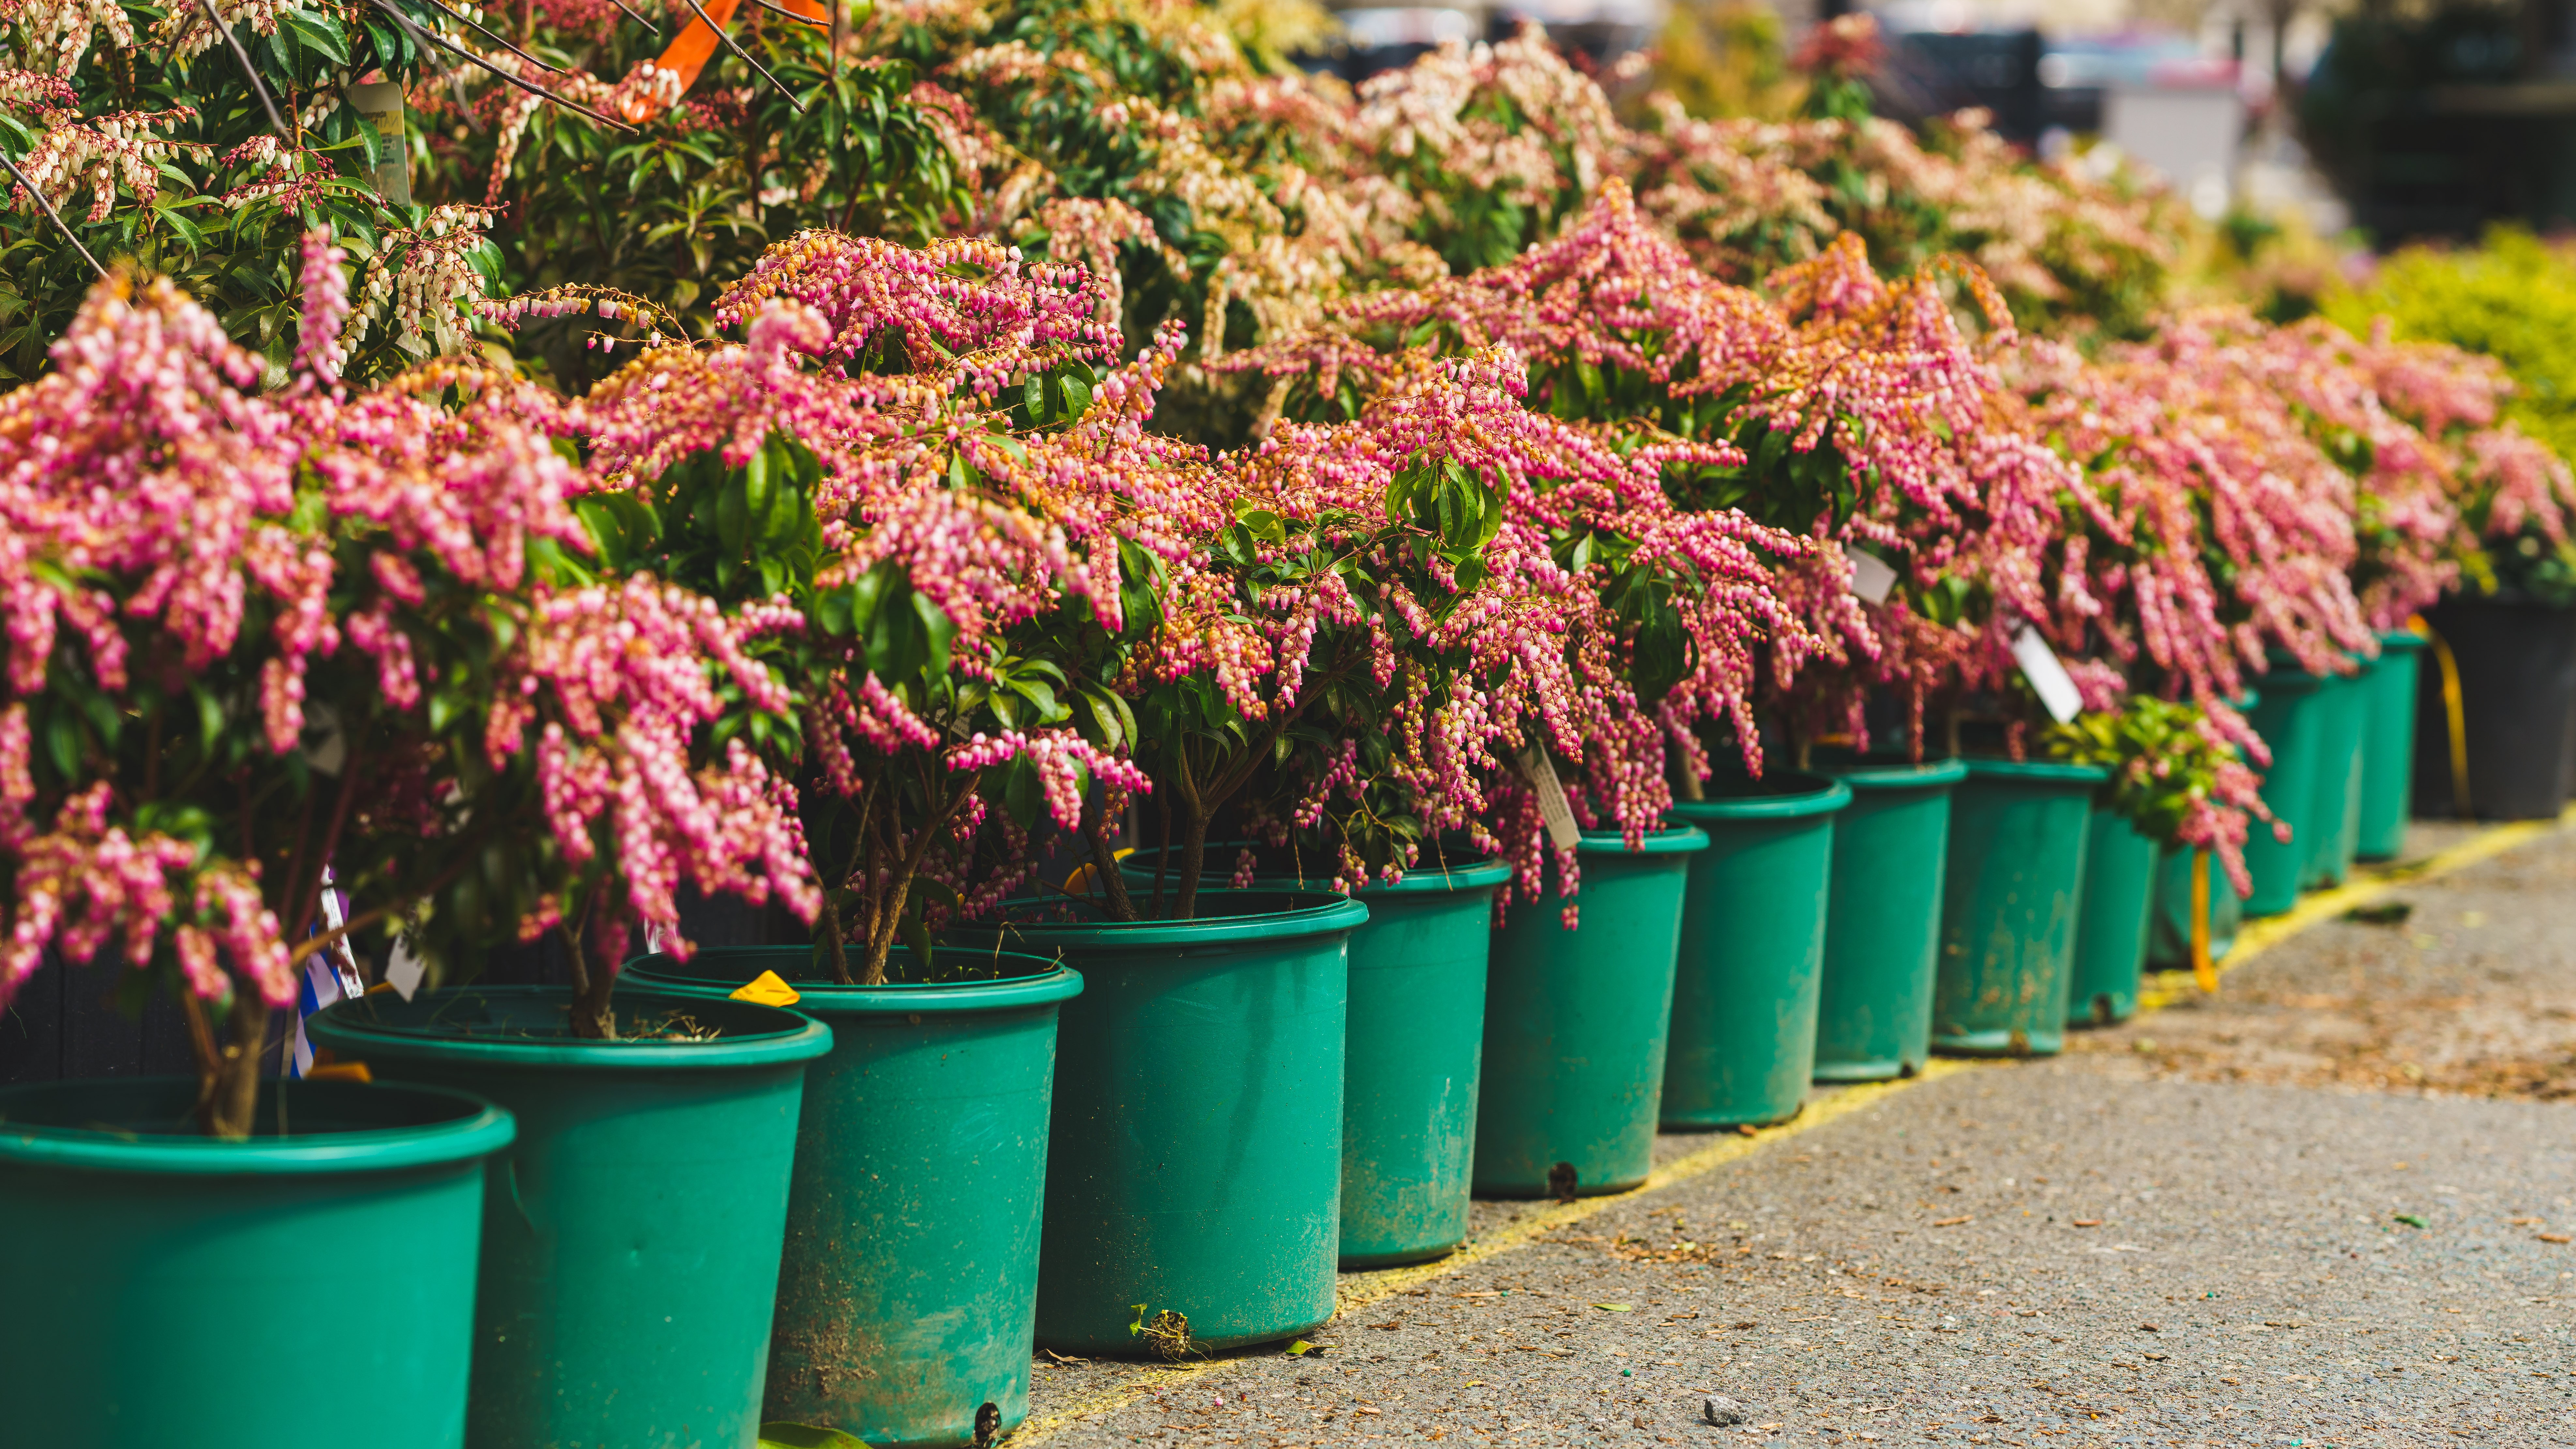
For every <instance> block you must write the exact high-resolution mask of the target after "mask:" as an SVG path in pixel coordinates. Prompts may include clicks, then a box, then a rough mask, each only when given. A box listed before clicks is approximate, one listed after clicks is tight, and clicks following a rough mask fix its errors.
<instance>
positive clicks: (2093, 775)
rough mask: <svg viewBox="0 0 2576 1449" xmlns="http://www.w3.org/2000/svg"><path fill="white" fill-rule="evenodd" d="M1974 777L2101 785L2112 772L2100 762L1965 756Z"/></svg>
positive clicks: (2058, 783)
mask: <svg viewBox="0 0 2576 1449" xmlns="http://www.w3.org/2000/svg"><path fill="white" fill-rule="evenodd" d="M1965 763H1966V764H1967V767H1968V778H1969V779H1971V780H2027V781H2030V782H2032V783H2035V784H2038V783H2045V784H2051V785H2061V784H2062V785H2099V784H2101V783H2102V782H2104V781H2106V780H2108V779H2110V778H2111V772H2110V771H2108V770H2106V769H2103V768H2102V767H2101V766H2099V765H2065V764H2059V763H2058V762H2056V761H2054V760H1987V759H1979V758H1977V757H1976V756H1973V755H1971V756H1968V757H1966V760H1965Z"/></svg>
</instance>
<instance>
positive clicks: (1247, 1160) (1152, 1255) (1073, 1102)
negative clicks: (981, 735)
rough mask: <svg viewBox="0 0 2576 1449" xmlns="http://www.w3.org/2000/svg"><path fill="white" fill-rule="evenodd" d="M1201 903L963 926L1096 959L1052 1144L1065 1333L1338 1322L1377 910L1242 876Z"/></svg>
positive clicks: (1051, 1315) (980, 947) (1143, 1343)
mask: <svg viewBox="0 0 2576 1449" xmlns="http://www.w3.org/2000/svg"><path fill="white" fill-rule="evenodd" d="M1198 911H1199V918H1198V919H1197V920H1192V921H1160V920H1156V921H1115V920H1109V919H1106V918H1105V917H1104V916H1103V915H1102V914H1101V913H1100V912H1098V911H1097V910H1095V909H1094V908H1092V907H1091V906H1089V905H1088V904H1087V903H1085V902H1083V901H1080V900H1050V901H1020V902H1014V903H1012V904H1011V905H1010V906H1009V907H1008V908H1006V911H1005V914H1004V919H1003V923H1002V924H1001V925H1000V926H998V927H994V926H952V927H950V928H949V931H948V937H949V942H950V944H951V945H953V946H957V947H960V948H963V949H965V950H968V951H990V950H993V949H995V948H996V946H997V945H998V946H1005V947H1007V948H1008V949H1011V950H1017V951H1028V952H1032V953H1035V954H1038V955H1042V956H1048V957H1060V958H1061V959H1062V960H1063V961H1064V962H1065V964H1067V965H1069V966H1072V967H1074V968H1076V969H1078V970H1080V971H1081V972H1082V979H1083V991H1082V994H1081V995H1080V996H1077V997H1075V998H1073V999H1072V1000H1070V1001H1068V1002H1066V1003H1065V1004H1064V1008H1063V1010H1064V1021H1063V1026H1062V1030H1061V1032H1060V1033H1059V1037H1058V1052H1059V1056H1058V1058H1057V1064H1056V1089H1055V1110H1054V1113H1053V1116H1052V1119H1051V1123H1052V1125H1051V1131H1050V1136H1051V1139H1052V1140H1051V1141H1050V1143H1049V1146H1048V1149H1047V1179H1046V1225H1045V1231H1044V1236H1043V1239H1042V1245H1041V1247H1040V1249H1039V1256H1038V1308H1037V1341H1038V1343H1039V1344H1040V1345H1042V1346H1044V1347H1046V1348H1051V1349H1055V1350H1058V1351H1060V1352H1065V1353H1079V1354H1086V1355H1099V1354H1150V1353H1153V1352H1156V1351H1157V1350H1158V1349H1161V1350H1165V1351H1169V1350H1176V1349H1178V1348H1179V1347H1180V1346H1181V1345H1180V1343H1179V1342H1177V1341H1176V1339H1175V1337H1174V1335H1175V1334H1176V1333H1177V1332H1178V1331H1180V1324H1179V1323H1178V1322H1176V1321H1174V1320H1173V1319H1165V1318H1163V1315H1164V1314H1165V1313H1170V1314H1173V1315H1176V1316H1177V1318H1178V1319H1180V1320H1186V1323H1187V1329H1186V1332H1187V1334H1188V1338H1187V1343H1188V1344H1189V1345H1190V1346H1193V1347H1196V1348H1200V1349H1210V1350H1213V1349H1222V1348H1231V1347H1236V1346H1239V1345H1242V1344H1250V1343H1266V1342H1270V1341H1272V1340H1275V1339H1281V1338H1287V1337H1290V1336H1292V1335H1295V1334H1298V1333H1302V1332H1305V1331H1306V1330H1308V1329H1311V1328H1315V1327H1317V1326H1319V1325H1321V1324H1323V1323H1324V1322H1325V1321H1326V1320H1328V1319H1330V1318H1331V1317H1332V1316H1333V1281H1334V1280H1333V1269H1334V1263H1335V1259H1336V1257H1337V1254H1338V1250H1339V1246H1340V1238H1341V1216H1340V1201H1341V1177H1342V1039H1343V1030H1344V1023H1345V1013H1346V1003H1347V1001H1348V997H1349V984H1350V966H1349V944H1350V936H1351V932H1352V930H1353V928H1355V927H1357V926H1359V925H1360V924H1361V923H1362V922H1364V921H1366V920H1367V919H1368V918H1369V908H1368V907H1366V906H1364V905H1362V904H1360V903H1359V902H1357V901H1355V900H1351V899H1349V898H1347V897H1343V896H1336V895H1332V894H1329V893H1326V892H1322V891H1260V890H1247V891H1232V890H1226V891H1205V892H1202V893H1201V894H1200V896H1199V898H1198ZM1139 1304H1142V1305H1144V1306H1143V1307H1142V1308H1141V1309H1140V1308H1139V1307H1138V1306H1137V1305H1139ZM1158 1325H1159V1326H1158ZM1148 1330H1152V1331H1150V1332H1149V1331H1148Z"/></svg>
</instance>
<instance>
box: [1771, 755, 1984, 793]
mask: <svg viewBox="0 0 2576 1449" xmlns="http://www.w3.org/2000/svg"><path fill="white" fill-rule="evenodd" d="M1810 768H1811V770H1812V772H1813V773H1815V774H1819V775H1829V776H1831V777H1832V778H1834V779H1836V780H1839V781H1841V782H1843V783H1844V784H1845V785H1849V786H1853V787H1855V788H1866V789H1871V790H1913V789H1929V788H1931V787H1932V786H1935V785H1956V784H1958V783H1959V782H1960V781H1961V780H1964V779H1966V778H1968V762H1967V761H1965V760H1960V759H1945V760H1925V761H1923V762H1922V763H1921V764H1913V763H1910V762H1908V763H1902V764H1899V763H1893V762H1891V763H1888V764H1877V765H1873V764H1867V763H1856V764H1850V765H1839V764H1824V765H1816V766H1812V767H1810Z"/></svg>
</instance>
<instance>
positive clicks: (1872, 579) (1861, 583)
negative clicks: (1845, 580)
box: [1843, 543, 1896, 604]
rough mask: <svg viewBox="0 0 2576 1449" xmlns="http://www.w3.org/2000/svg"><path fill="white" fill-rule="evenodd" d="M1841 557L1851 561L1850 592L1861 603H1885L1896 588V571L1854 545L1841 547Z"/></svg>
mask: <svg viewBox="0 0 2576 1449" xmlns="http://www.w3.org/2000/svg"><path fill="white" fill-rule="evenodd" d="M1843 557H1844V558H1847V559H1849V560H1851V571H1852V592H1853V593H1855V594H1857V595H1859V596H1860V598H1861V601H1862V602H1863V603H1870V604H1884V603H1886V602H1887V596H1888V595H1889V594H1890V593H1892V592H1893V591H1894V590H1895V588H1896V570H1894V569H1892V568H1889V567H1888V566H1887V560H1885V559H1883V558H1880V557H1879V556H1878V555H1877V554H1874V553H1871V552H1870V551H1869V550H1868V549H1865V548H1863V547H1861V546H1860V545H1859V544H1856V543H1847V544H1844V545H1843Z"/></svg>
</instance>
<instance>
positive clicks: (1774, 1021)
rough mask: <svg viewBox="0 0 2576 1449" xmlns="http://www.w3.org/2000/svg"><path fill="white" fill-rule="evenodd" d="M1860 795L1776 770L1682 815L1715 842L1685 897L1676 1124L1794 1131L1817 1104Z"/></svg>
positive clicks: (1697, 858)
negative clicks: (1848, 841) (1843, 851)
mask: <svg viewBox="0 0 2576 1449" xmlns="http://www.w3.org/2000/svg"><path fill="white" fill-rule="evenodd" d="M1721 783H1722V782H1712V786H1711V792H1712V794H1719V793H1720V785H1721ZM1851 799H1852V791H1851V787H1850V786H1849V785H1846V784H1844V783H1843V782H1842V781H1840V780H1831V779H1826V778H1824V777H1823V776H1820V775H1800V774H1788V773H1776V772H1775V773H1774V774H1772V775H1771V776H1769V777H1768V778H1766V779H1762V780H1737V781H1734V782H1732V783H1731V784H1724V785H1723V792H1722V796H1721V798H1713V799H1708V800H1693V801H1687V802H1683V803H1681V804H1677V805H1675V806H1674V807H1673V810H1672V814H1673V818H1674V819H1676V820H1681V821H1685V822H1687V823H1689V824H1692V825H1696V826H1698V827H1699V828H1700V829H1701V830H1702V831H1704V832H1706V833H1707V835H1708V840H1709V846H1708V849H1706V850H1704V851H1701V852H1700V853H1698V854H1697V855H1694V856H1691V857H1690V886H1689V889H1688V891H1687V893H1686V894H1685V895H1684V897H1683V902H1682V937H1681V950H1680V955H1679V961H1678V965H1677V966H1676V969H1675V971H1674V974H1673V1026H1672V1043H1671V1045H1670V1047H1669V1048H1668V1049H1667V1050H1666V1052H1665V1055H1664V1105H1663V1123H1664V1126H1665V1127H1667V1128H1686V1129H1695V1128H1712V1127H1734V1126H1738V1125H1741V1124H1745V1123H1752V1124H1756V1125H1760V1124H1764V1123H1770V1122H1783V1121H1786V1120H1788V1119H1789V1118H1791V1117H1794V1116H1796V1115H1798V1109H1799V1108H1800V1107H1801V1106H1803V1105H1804V1104H1805V1102H1806V1100H1807V1085H1808V1083H1809V1082H1810V1081H1812V1080H1813V1079H1814V1076H1815V1067H1816V1002H1817V1000H1818V995H1819V993H1820V991H1821V990H1822V988H1823V984H1824V965H1825V903H1826V899H1827V894H1826V893H1827V889H1828V883H1829V881H1830V880H1831V878H1832V875H1833V859H1834V818H1835V816H1837V815H1839V814H1840V813H1841V812H1842V810H1843V808H1844V807H1845V806H1848V805H1849V804H1851ZM1587 873H1588V872H1587Z"/></svg>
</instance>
